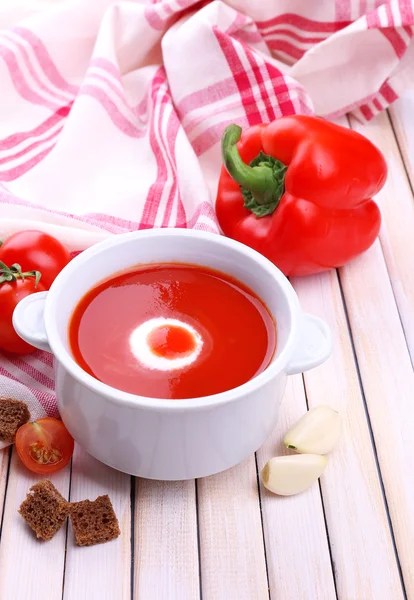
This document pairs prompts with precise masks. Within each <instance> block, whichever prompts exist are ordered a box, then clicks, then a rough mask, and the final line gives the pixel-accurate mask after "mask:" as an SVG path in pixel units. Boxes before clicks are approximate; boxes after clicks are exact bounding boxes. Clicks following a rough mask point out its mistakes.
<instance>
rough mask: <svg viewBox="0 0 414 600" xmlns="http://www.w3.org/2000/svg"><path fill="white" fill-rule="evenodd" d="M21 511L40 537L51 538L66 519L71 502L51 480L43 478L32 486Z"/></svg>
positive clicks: (43, 538)
mask: <svg viewBox="0 0 414 600" xmlns="http://www.w3.org/2000/svg"><path fill="white" fill-rule="evenodd" d="M19 513H20V514H21V515H22V517H23V519H24V520H25V521H26V523H27V524H28V525H29V526H30V527H31V528H32V529H33V531H34V532H35V533H36V535H37V537H38V538H41V539H42V540H51V539H52V537H53V536H54V535H55V534H56V533H57V532H58V531H59V529H60V528H61V527H62V525H63V523H64V522H65V521H66V518H67V516H68V514H69V502H67V501H66V500H65V499H64V498H63V496H62V495H61V494H60V493H59V492H58V490H57V489H56V488H55V486H54V485H53V483H52V482H51V481H49V480H48V479H42V480H41V481H39V482H38V483H36V484H35V485H33V486H32V487H31V488H30V492H29V493H28V494H27V496H26V500H24V501H23V502H22V504H21V506H20V508H19Z"/></svg>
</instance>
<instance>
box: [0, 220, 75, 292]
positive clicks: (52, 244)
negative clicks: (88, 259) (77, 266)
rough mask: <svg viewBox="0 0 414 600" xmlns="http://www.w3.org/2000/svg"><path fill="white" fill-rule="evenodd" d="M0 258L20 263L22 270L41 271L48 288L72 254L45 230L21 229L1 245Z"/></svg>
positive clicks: (7, 262)
mask: <svg viewBox="0 0 414 600" xmlns="http://www.w3.org/2000/svg"><path fill="white" fill-rule="evenodd" d="M0 260H1V261H2V262H4V263H6V265H13V264H15V263H17V264H19V265H20V266H21V268H22V271H31V270H35V271H40V272H41V274H42V285H44V287H45V289H46V290H48V289H49V288H50V286H51V285H52V283H53V281H54V280H55V278H56V277H57V276H58V275H59V273H60V272H61V270H62V269H63V267H66V265H67V264H68V262H69V261H70V254H69V252H68V251H67V250H66V248H65V247H64V246H62V244H61V243H60V242H59V240H57V239H56V238H54V237H52V236H51V235H49V234H47V233H43V231H34V230H33V231H19V232H18V233H15V234H13V235H11V236H10V237H9V238H7V240H6V241H5V242H3V244H2V245H1V246H0Z"/></svg>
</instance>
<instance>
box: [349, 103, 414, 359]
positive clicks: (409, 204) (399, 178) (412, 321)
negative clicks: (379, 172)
mask: <svg viewBox="0 0 414 600" xmlns="http://www.w3.org/2000/svg"><path fill="white" fill-rule="evenodd" d="M413 108H414V106H413ZM351 125H352V127H353V128H354V129H356V130H357V131H359V132H360V133H363V134H364V135H365V136H366V137H368V138H369V139H370V140H371V141H372V142H373V143H374V144H375V145H376V146H378V148H380V150H382V152H383V153H384V156H385V159H386V161H387V164H388V181H387V183H386V185H385V187H384V188H383V190H382V191H381V192H380V193H379V194H378V196H377V201H378V204H379V205H380V207H381V212H382V216H383V225H382V229H381V234H380V239H381V246H382V250H383V253H384V256H385V260H386V263H387V270H388V274H389V277H390V279H391V282H392V287H393V290H394V295H395V298H396V301H397V304H398V308H399V312H400V315H401V320H402V323H403V325H404V330H405V334H406V337H407V342H408V345H409V348H410V352H411V356H412V358H413V359H414V310H413V307H414V269H413V268H412V260H411V256H410V252H409V250H408V249H409V248H410V247H412V240H413V232H414V202H413V196H412V193H411V188H410V185H409V181H408V179H407V175H406V172H405V169H404V164H403V162H402V159H401V155H400V153H399V150H398V146H397V142H396V140H395V137H394V133H393V131H392V128H391V126H390V123H389V120H388V117H387V115H386V113H382V114H380V115H378V117H377V118H376V119H374V120H373V121H372V122H370V123H368V124H367V125H365V126H363V125H361V124H359V123H357V121H355V120H352V121H351ZM401 146H402V148H404V139H401ZM406 154H407V152H406Z"/></svg>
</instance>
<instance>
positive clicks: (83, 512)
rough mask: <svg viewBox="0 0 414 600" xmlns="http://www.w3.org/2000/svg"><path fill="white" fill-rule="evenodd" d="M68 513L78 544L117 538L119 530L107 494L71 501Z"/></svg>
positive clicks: (85, 544) (95, 542)
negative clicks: (92, 498)
mask: <svg viewBox="0 0 414 600" xmlns="http://www.w3.org/2000/svg"><path fill="white" fill-rule="evenodd" d="M69 514H70V518H71V521H72V527H73V532H74V534H75V541H76V544H77V545H78V546H92V545H94V544H102V543H103V542H109V541H110V540H114V539H115V538H117V537H118V536H119V535H120V534H121V531H120V529H119V523H118V519H117V518H116V514H115V512H114V509H113V506H112V502H111V500H110V499H109V496H108V495H105V496H99V497H98V498H97V499H96V500H94V501H91V500H82V501H81V502H71V503H70V506H69Z"/></svg>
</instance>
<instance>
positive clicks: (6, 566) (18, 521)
mask: <svg viewBox="0 0 414 600" xmlns="http://www.w3.org/2000/svg"><path fill="white" fill-rule="evenodd" d="M390 118H391V119H390ZM390 118H389V117H388V116H387V115H386V114H382V115H380V116H379V117H378V118H377V119H375V120H374V121H373V122H372V123H369V124H368V125H365V126H362V125H360V124H358V123H356V122H355V121H352V123H351V125H352V127H355V128H356V129H358V130H360V131H361V132H362V133H364V134H365V135H367V136H368V137H369V138H370V139H371V140H372V141H373V142H374V143H375V144H377V145H378V146H379V147H380V148H381V149H382V150H383V152H384V154H385V156H386V159H387V162H388V164H389V169H390V174H389V180H388V183H387V185H386V187H385V189H384V190H383V192H381V194H380V195H379V198H378V200H379V203H380V205H381V208H382V213H383V227H382V231H381V236H380V240H379V241H378V242H377V243H376V244H375V245H374V247H373V248H372V249H371V250H370V251H369V252H367V253H366V254H365V255H364V256H362V257H360V258H359V259H357V260H356V261H354V262H353V263H352V264H350V265H347V266H346V267H344V268H343V269H341V270H340V271H339V273H335V272H332V273H328V274H323V275H320V276H315V277H311V278H306V279H305V278H296V279H295V280H294V281H293V284H294V286H295V288H296V290H297V293H298V295H299V298H300V301H301V303H302V306H303V307H304V309H305V310H307V311H309V312H312V313H315V314H318V315H321V316H322V317H323V318H324V319H325V320H326V321H327V322H328V323H329V324H330V326H331V328H332V331H333V334H334V339H335V348H334V352H333V355H332V357H331V359H330V360H329V361H328V362H326V363H325V364H324V365H323V366H321V367H319V368H317V369H315V370H313V371H310V372H309V373H307V374H305V376H304V378H302V376H295V377H292V378H291V379H290V381H289V383H288V387H287V391H286V395H285V398H284V401H283V404H282V407H281V413H280V421H279V423H278V426H277V427H276V429H275V431H274V432H273V434H272V436H271V437H270V439H269V440H268V441H267V442H266V444H264V446H263V447H262V448H260V449H259V450H258V452H257V457H254V456H251V457H250V458H248V459H247V460H246V461H244V463H242V464H241V465H238V466H237V467H235V468H233V469H231V470H229V471H227V472H226V473H222V474H219V475H216V476H213V477H209V478H206V479H203V480H199V481H198V482H194V481H188V482H178V483H171V482H153V481H146V480H134V478H130V477H129V476H126V475H123V474H121V473H119V472H116V471H113V470H112V469H110V468H108V467H106V466H104V465H102V464H100V463H98V462H97V461H95V460H94V459H92V458H91V457H90V456H88V455H87V454H85V453H84V452H83V451H81V450H80V449H79V448H77V449H76V453H75V456H74V459H73V462H72V467H71V469H70V468H69V467H67V468H66V469H65V470H64V471H63V472H62V473H59V474H58V475H56V476H54V477H53V478H52V480H53V482H54V484H55V485H56V487H57V488H58V489H59V490H60V491H61V493H62V494H63V495H64V496H65V497H69V496H70V499H71V500H79V499H84V498H90V499H94V498H96V497H97V496H98V495H100V494H105V493H108V494H109V496H110V497H111V500H112V502H113V504H114V508H115V511H116V513H117V515H118V518H119V521H120V526H121V531H122V535H121V537H120V538H118V540H116V541H113V542H110V543H108V544H103V545H100V546H95V547H92V548H78V547H76V546H75V545H74V540H73V533H72V531H71V527H70V525H69V527H68V529H67V530H66V528H62V529H61V531H60V532H59V533H58V534H57V535H56V536H55V538H54V539H53V540H52V541H51V542H46V543H44V542H39V541H37V540H36V539H35V537H34V536H33V535H32V532H31V531H30V530H29V528H28V527H27V526H26V525H25V523H24V521H23V519H22V518H21V517H20V516H19V515H18V513H17V510H18V507H19V505H20V503H21V501H22V500H23V499H24V497H25V495H26V493H27V491H28V489H29V487H30V486H31V485H32V484H33V483H34V482H35V481H37V480H38V479H39V478H38V477H36V476H35V475H34V474H30V473H29V472H28V471H26V470H25V469H24V468H23V467H22V466H21V464H20V462H19V460H18V459H17V457H16V454H15V452H14V451H13V452H12V459H11V462H10V468H9V459H8V456H9V451H8V450H5V451H2V453H1V457H0V514H2V530H1V538H0V600H84V599H85V600H86V599H87V600H105V599H108V600H124V599H126V598H133V599H135V600H201V599H202V600H256V599H258V600H262V599H263V600H265V599H268V598H270V600H335V599H336V598H338V599H339V600H402V599H403V598H404V590H405V593H406V597H407V598H408V600H414V566H413V565H414V563H413V562H412V559H411V554H412V548H413V543H414V510H413V508H412V506H413V501H414V468H413V464H414V462H413V461H414V459H413V456H414V371H413V366H412V362H413V361H412V359H413V358H414V266H413V263H414V261H413V259H412V258H411V257H412V255H413V254H414V197H413V193H412V188H413V185H414V94H411V95H410V94H408V95H407V96H406V98H405V99H403V100H400V101H398V102H397V103H396V104H395V105H394V106H393V107H392V109H391V110H390ZM345 122H346V120H343V123H345ZM395 136H397V139H396V137H395ZM348 320H349V328H348ZM307 404H308V405H309V406H310V407H312V406H316V405H318V404H329V405H331V406H334V407H336V408H338V410H339V411H340V412H341V414H342V416H343V419H344V432H343V437H342V439H341V442H340V445H339V447H338V448H337V449H336V450H335V451H334V452H333V453H332V455H331V456H330V457H329V464H328V468H327V470H326V471H325V473H324V474H323V476H322V478H321V481H320V485H315V486H313V487H312V488H311V489H310V490H308V492H306V493H304V494H302V495H299V496H296V497H292V498H280V497H277V496H274V495H272V494H270V493H269V492H267V491H266V490H265V489H264V488H263V486H261V485H259V486H258V478H257V470H259V472H260V470H261V469H262V468H263V466H264V464H265V463H266V461H267V460H268V459H269V458H270V457H272V456H275V455H278V454H283V453H284V452H285V451H284V449H283V448H282V446H281V439H282V437H283V434H284V432H285V431H286V429H287V428H288V427H289V426H290V425H291V424H292V423H293V422H294V421H295V420H296V419H297V418H298V417H299V416H301V415H302V414H303V413H304V412H305V411H306V409H307ZM256 461H257V462H256ZM131 509H132V510H131ZM394 541H395V545H394ZM399 568H401V574H402V577H400V571H399ZM403 586H404V587H403Z"/></svg>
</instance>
